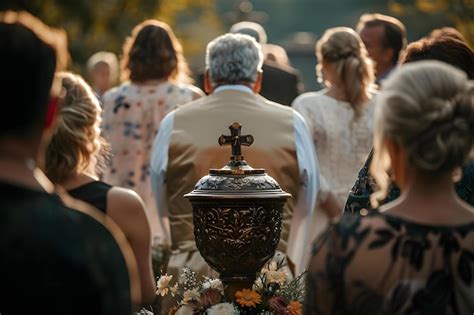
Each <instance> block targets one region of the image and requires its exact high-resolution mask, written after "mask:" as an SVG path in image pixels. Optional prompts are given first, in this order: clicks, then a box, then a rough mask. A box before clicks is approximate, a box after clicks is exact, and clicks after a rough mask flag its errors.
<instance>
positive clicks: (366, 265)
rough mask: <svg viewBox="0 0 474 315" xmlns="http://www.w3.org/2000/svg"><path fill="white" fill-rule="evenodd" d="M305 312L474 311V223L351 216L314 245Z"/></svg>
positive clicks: (375, 214) (422, 313)
mask: <svg viewBox="0 0 474 315" xmlns="http://www.w3.org/2000/svg"><path fill="white" fill-rule="evenodd" d="M306 286H307V287H306V298H305V305H304V314H357V315H359V314H360V315H372V314H383V315H386V314H407V315H408V314H410V315H411V314H413V315H415V314H417V315H418V314H419V315H436V314H440V315H441V314H453V315H454V314H456V315H457V314H466V315H471V314H473V313H474V221H473V222H471V223H466V224H463V225H459V226H435V225H424V224H418V223H414V222H410V221H406V220H404V219H400V218H396V217H394V216H390V215H387V214H383V213H380V212H378V211H375V212H371V213H370V214H369V215H368V216H359V215H347V216H344V217H343V218H342V219H341V220H340V221H339V222H338V223H336V224H334V225H332V226H331V227H330V228H329V229H328V230H327V231H326V232H325V234H323V235H322V237H321V238H319V240H318V241H317V242H316V243H315V244H314V248H313V256H312V258H311V261H310V264H309V268H308V277H307V284H306Z"/></svg>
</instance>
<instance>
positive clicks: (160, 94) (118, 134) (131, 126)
mask: <svg viewBox="0 0 474 315" xmlns="http://www.w3.org/2000/svg"><path fill="white" fill-rule="evenodd" d="M200 95H203V93H202V91H201V90H199V89H198V88H196V87H194V86H190V85H184V84H175V83H171V82H162V83H159V84H135V83H130V82H127V83H124V84H122V85H120V86H119V87H116V88H114V89H112V90H110V91H109V92H107V93H106V94H105V95H104V97H103V99H104V117H103V129H102V130H103V134H104V137H105V138H106V139H107V140H108V141H109V143H110V144H111V145H112V158H111V160H110V165H109V167H108V168H107V169H106V171H105V173H104V176H103V180H104V182H107V183H109V184H111V185H115V186H121V187H126V188H130V189H133V190H134V191H135V192H137V193H138V194H139V195H140V196H141V197H142V199H143V200H144V202H145V205H146V207H147V210H148V213H149V218H150V221H151V225H152V230H153V231H154V233H155V234H156V233H159V232H160V231H159V229H160V228H159V226H158V219H157V211H156V204H155V200H154V197H153V193H152V191H151V183H150V156H151V147H152V145H153V142H154V140H155V136H156V133H157V131H158V128H159V127H160V122H161V120H162V119H163V118H164V117H165V115H166V114H168V113H169V112H171V111H172V110H174V109H175V108H177V107H178V106H179V105H183V104H186V103H188V102H190V101H192V100H193V99H195V98H197V97H199V96H200Z"/></svg>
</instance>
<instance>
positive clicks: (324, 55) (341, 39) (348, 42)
mask: <svg viewBox="0 0 474 315" xmlns="http://www.w3.org/2000/svg"><path fill="white" fill-rule="evenodd" d="M316 56H317V58H318V65H317V66H316V72H317V76H318V82H320V83H323V81H324V78H323V74H322V68H323V64H325V63H328V64H332V65H333V66H334V69H335V71H336V75H337V78H338V80H339V82H338V83H339V84H340V86H341V87H342V88H343V90H344V93H345V97H346V98H347V101H348V102H349V103H350V104H351V106H352V108H353V109H354V111H355V117H360V116H361V115H362V110H363V106H364V103H365V101H366V95H367V91H368V89H369V87H370V86H371V85H372V84H373V82H374V79H375V75H374V70H373V65H372V61H371V60H370V58H369V57H368V53H367V50H366V48H365V46H364V43H363V42H362V40H361V39H360V37H359V35H358V34H357V33H356V32H355V31H354V30H353V29H351V28H348V27H336V28H331V29H328V30H327V31H326V32H325V33H324V35H323V37H321V39H320V40H319V41H318V42H317V44H316Z"/></svg>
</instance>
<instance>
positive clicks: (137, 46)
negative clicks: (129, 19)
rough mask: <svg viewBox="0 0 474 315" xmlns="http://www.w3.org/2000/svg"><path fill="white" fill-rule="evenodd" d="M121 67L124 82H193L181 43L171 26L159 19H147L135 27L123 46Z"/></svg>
mask: <svg viewBox="0 0 474 315" xmlns="http://www.w3.org/2000/svg"><path fill="white" fill-rule="evenodd" d="M121 67H122V80H123V81H126V80H130V81H132V82H144V81H147V80H160V79H166V80H168V79H171V80H174V81H178V82H186V83H188V82H190V81H191V79H190V77H189V74H190V71H189V68H188V65H187V64H186V61H185V59H184V56H183V50H182V47H181V44H180V43H179V41H178V40H177V39H176V36H175V35H174V33H173V31H172V30H171V28H170V27H169V25H168V24H166V23H163V22H160V21H157V20H146V21H143V22H142V23H140V24H138V25H137V26H135V27H134V28H133V31H132V35H131V36H130V37H128V38H127V39H126V40H125V43H124V45H123V57H122V60H121Z"/></svg>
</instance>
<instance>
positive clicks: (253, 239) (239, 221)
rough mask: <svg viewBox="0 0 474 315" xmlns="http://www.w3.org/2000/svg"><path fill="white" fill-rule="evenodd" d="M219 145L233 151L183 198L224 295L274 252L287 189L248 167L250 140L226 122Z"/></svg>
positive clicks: (248, 282) (247, 283)
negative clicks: (223, 286)
mask: <svg viewBox="0 0 474 315" xmlns="http://www.w3.org/2000/svg"><path fill="white" fill-rule="evenodd" d="M229 128H230V130H231V136H221V137H220V138H219V144H220V145H231V146H232V156H231V158H230V161H229V163H228V164H227V165H226V166H224V167H223V168H221V169H211V170H210V171H209V175H206V176H204V177H203V178H201V179H200V180H199V181H198V183H197V184H196V186H195V188H194V190H193V191H192V192H190V193H189V194H186V195H185V196H184V197H185V198H188V199H189V201H190V202H191V204H192V207H193V222H194V237H195V241H196V246H197V248H198V250H199V252H200V253H201V255H202V257H203V258H204V259H205V261H206V262H207V263H208V264H209V265H210V266H211V267H212V268H213V269H215V270H216V271H217V272H219V274H220V279H221V280H222V281H223V282H224V284H226V286H227V290H226V294H227V296H228V298H229V299H231V300H232V299H233V298H234V296H235V292H236V291H237V290H240V289H242V288H251V287H252V284H253V282H254V281H255V277H256V274H257V272H259V271H260V269H261V268H262V267H263V266H264V265H265V264H266V263H267V262H268V261H269V260H270V259H271V258H272V257H273V256H274V254H275V250H276V248H277V245H278V242H279V240H280V234H281V225H282V212H283V206H284V205H285V203H286V200H287V199H288V198H290V197H291V195H290V194H288V193H286V192H285V191H283V190H282V189H281V188H280V186H279V185H278V183H277V182H276V181H275V180H274V179H273V178H272V177H270V176H268V175H267V174H266V173H265V170H264V169H254V168H252V167H250V166H249V165H248V164H247V162H246V161H245V160H244V158H243V156H242V154H241V145H246V146H249V145H251V144H252V143H253V137H252V136H250V135H247V136H242V135H241V134H240V130H241V125H240V124H239V123H234V124H232V125H231V126H230V127H229Z"/></svg>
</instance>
